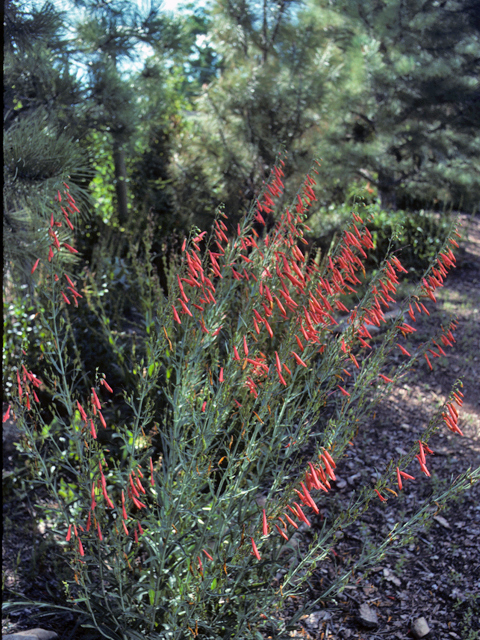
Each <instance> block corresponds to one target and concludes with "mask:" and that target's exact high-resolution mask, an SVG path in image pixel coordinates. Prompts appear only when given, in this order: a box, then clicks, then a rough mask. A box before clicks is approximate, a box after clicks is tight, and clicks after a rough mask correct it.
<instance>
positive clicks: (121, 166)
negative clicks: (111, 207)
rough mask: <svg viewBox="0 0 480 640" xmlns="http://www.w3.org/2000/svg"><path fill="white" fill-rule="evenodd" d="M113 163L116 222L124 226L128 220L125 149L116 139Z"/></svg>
mask: <svg viewBox="0 0 480 640" xmlns="http://www.w3.org/2000/svg"><path fill="white" fill-rule="evenodd" d="M113 164H114V167H115V191H116V194H117V212H118V222H119V223H120V225H121V226H125V225H126V224H127V221H128V196H127V167H126V164H125V149H124V147H123V144H122V143H121V142H119V141H117V140H114V142H113Z"/></svg>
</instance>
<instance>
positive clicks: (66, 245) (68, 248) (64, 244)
mask: <svg viewBox="0 0 480 640" xmlns="http://www.w3.org/2000/svg"><path fill="white" fill-rule="evenodd" d="M63 246H64V247H65V249H67V251H70V253H78V251H77V250H76V249H74V248H73V247H71V246H70V245H69V244H67V243H66V242H63Z"/></svg>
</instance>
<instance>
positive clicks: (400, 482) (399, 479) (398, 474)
mask: <svg viewBox="0 0 480 640" xmlns="http://www.w3.org/2000/svg"><path fill="white" fill-rule="evenodd" d="M397 483H398V488H399V489H400V491H401V490H402V488H403V485H402V476H401V475H400V469H399V468H398V467H397Z"/></svg>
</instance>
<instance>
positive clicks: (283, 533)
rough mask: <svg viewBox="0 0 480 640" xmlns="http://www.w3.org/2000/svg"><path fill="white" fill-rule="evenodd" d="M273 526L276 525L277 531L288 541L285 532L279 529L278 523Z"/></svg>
mask: <svg viewBox="0 0 480 640" xmlns="http://www.w3.org/2000/svg"><path fill="white" fill-rule="evenodd" d="M275 526H276V528H277V530H278V533H279V534H280V535H281V536H282V538H285V540H286V541H287V542H288V536H287V534H286V533H285V532H284V531H282V530H281V529H280V527H279V526H278V524H276V525H275Z"/></svg>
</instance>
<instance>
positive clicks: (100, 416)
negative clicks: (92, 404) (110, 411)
mask: <svg viewBox="0 0 480 640" xmlns="http://www.w3.org/2000/svg"><path fill="white" fill-rule="evenodd" d="M98 417H99V418H100V422H101V423H102V425H103V428H104V429H106V428H107V423H106V422H105V418H104V417H103V415H102V412H101V411H99V412H98Z"/></svg>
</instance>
